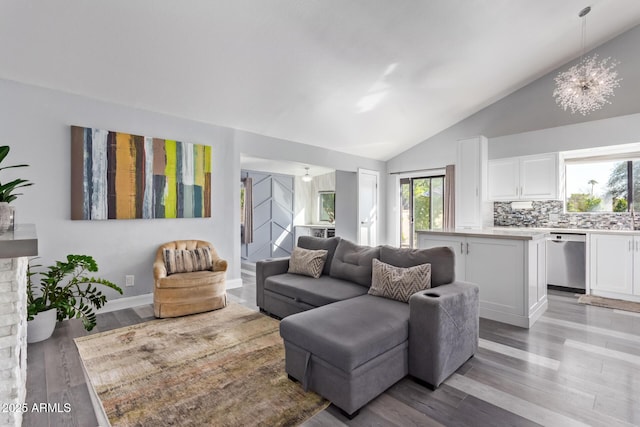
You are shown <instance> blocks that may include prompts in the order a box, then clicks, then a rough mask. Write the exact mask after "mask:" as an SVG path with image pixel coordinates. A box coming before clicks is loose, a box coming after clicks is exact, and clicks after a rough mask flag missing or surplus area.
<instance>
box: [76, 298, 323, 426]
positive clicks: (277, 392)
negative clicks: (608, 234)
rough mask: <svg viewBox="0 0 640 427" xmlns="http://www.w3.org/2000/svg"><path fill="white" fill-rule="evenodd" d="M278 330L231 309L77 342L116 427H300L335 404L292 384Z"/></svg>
mask: <svg viewBox="0 0 640 427" xmlns="http://www.w3.org/2000/svg"><path fill="white" fill-rule="evenodd" d="M278 326H279V322H278V321H277V320H274V319H272V318H270V317H268V316H265V315H263V314H260V313H258V312H255V311H252V310H249V309H247V308H245V307H242V306H240V305H238V304H233V303H231V304H229V305H228V306H227V307H225V308H223V309H221V310H216V311H212V312H209V313H205V314H198V315H193V316H186V317H180V318H175V319H162V320H153V321H150V322H146V323H141V324H138V325H134V326H128V327H125V328H121V329H115V330H112V331H108V332H103V333H99V334H95V335H90V336H86V337H81V338H76V340H75V342H76V346H77V347H78V351H79V352H80V357H81V359H82V363H83V365H84V369H85V373H86V375H87V378H88V381H87V383H88V384H87V385H88V386H89V387H90V391H95V394H96V395H97V397H98V398H99V403H100V405H101V409H102V410H103V413H104V414H105V415H106V417H107V418H108V421H109V423H110V424H111V425H112V426H253V425H264V426H290V425H297V424H300V423H302V422H303V421H305V420H306V419H308V418H309V417H311V416H313V415H314V414H316V413H317V412H319V411H321V410H322V409H324V408H326V407H327V406H328V405H329V402H327V401H326V400H324V399H322V398H321V397H320V396H318V395H316V394H314V393H305V392H304V391H303V390H302V387H301V386H300V384H298V383H295V382H293V381H291V380H289V379H288V378H287V375H286V373H285V369H284V345H283V342H282V339H281V338H280V335H279V332H278ZM91 388H93V390H91ZM98 418H99V420H100V417H98Z"/></svg>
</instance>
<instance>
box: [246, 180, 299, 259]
mask: <svg viewBox="0 0 640 427" xmlns="http://www.w3.org/2000/svg"><path fill="white" fill-rule="evenodd" d="M242 176H243V177H250V178H252V179H253V243H249V244H245V245H242V246H243V248H242V257H243V258H244V259H246V260H247V261H250V262H256V261H258V260H261V259H265V258H274V257H284V256H289V255H291V251H292V250H293V246H294V237H293V211H294V207H293V201H294V197H293V190H294V188H293V183H294V177H293V176H290V175H277V174H268V173H264V172H255V171H242Z"/></svg>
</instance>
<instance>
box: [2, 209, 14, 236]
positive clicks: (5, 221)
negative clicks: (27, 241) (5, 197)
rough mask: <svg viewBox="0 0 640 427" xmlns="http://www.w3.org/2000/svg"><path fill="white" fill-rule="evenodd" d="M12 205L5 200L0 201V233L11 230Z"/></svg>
mask: <svg viewBox="0 0 640 427" xmlns="http://www.w3.org/2000/svg"><path fill="white" fill-rule="evenodd" d="M13 212H14V211H13V206H11V205H10V204H9V203H7V202H0V233H4V232H5V231H7V230H13Z"/></svg>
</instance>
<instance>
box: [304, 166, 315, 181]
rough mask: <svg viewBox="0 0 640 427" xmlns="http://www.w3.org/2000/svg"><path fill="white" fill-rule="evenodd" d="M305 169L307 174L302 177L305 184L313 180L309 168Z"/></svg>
mask: <svg viewBox="0 0 640 427" xmlns="http://www.w3.org/2000/svg"><path fill="white" fill-rule="evenodd" d="M305 169H306V171H307V173H306V174H305V175H304V176H303V177H302V180H303V181H304V182H311V180H312V179H313V178H311V175H309V168H308V167H307V168H305Z"/></svg>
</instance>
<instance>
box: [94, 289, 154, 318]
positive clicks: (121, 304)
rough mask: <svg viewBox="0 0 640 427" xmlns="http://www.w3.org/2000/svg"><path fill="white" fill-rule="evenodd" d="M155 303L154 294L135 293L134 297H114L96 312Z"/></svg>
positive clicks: (107, 311)
mask: <svg viewBox="0 0 640 427" xmlns="http://www.w3.org/2000/svg"><path fill="white" fill-rule="evenodd" d="M147 304H153V294H152V293H151V294H142V295H134V296H132V297H124V298H118V299H112V300H111V301H107V303H106V304H105V305H104V306H103V307H102V308H101V309H100V310H98V311H97V312H96V313H98V314H101V313H109V312H111V311H117V310H124V309H125V308H132V307H138V306H140V305H147Z"/></svg>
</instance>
